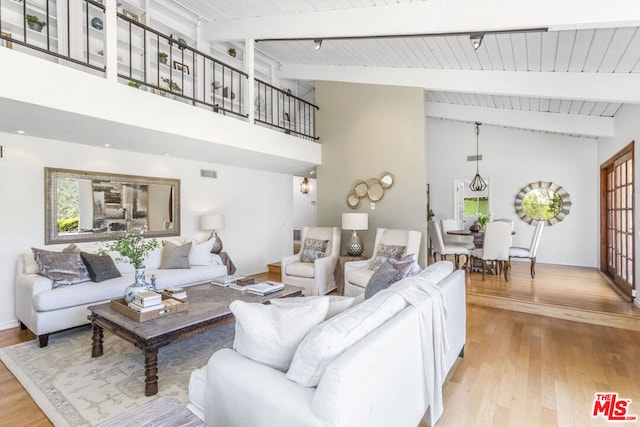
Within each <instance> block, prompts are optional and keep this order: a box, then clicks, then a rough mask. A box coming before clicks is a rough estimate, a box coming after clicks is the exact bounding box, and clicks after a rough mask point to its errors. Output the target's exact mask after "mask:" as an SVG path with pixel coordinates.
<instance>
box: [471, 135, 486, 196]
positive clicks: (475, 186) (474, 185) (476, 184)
mask: <svg viewBox="0 0 640 427" xmlns="http://www.w3.org/2000/svg"><path fill="white" fill-rule="evenodd" d="M479 140H480V123H478V122H476V176H474V177H473V179H472V180H471V184H469V188H470V189H471V191H484V190H486V189H487V183H486V182H485V181H484V179H482V177H481V176H480V148H479V147H480V142H479Z"/></svg>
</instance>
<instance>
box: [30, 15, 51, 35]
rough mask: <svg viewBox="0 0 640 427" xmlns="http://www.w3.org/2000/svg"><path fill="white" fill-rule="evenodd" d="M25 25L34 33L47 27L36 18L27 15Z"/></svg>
mask: <svg viewBox="0 0 640 427" xmlns="http://www.w3.org/2000/svg"><path fill="white" fill-rule="evenodd" d="M27 25H28V26H29V28H31V29H32V30H34V31H37V32H40V31H42V29H43V28H44V27H46V26H47V23H46V22H44V21H41V20H40V19H39V18H38V17H37V16H34V15H27Z"/></svg>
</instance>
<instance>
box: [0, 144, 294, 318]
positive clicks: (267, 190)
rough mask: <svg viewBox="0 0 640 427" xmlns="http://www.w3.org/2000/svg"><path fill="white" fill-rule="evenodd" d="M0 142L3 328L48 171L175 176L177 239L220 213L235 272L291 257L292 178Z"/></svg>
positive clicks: (40, 223) (38, 241)
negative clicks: (204, 217) (1, 151)
mask: <svg viewBox="0 0 640 427" xmlns="http://www.w3.org/2000/svg"><path fill="white" fill-rule="evenodd" d="M0 140H1V141H2V144H3V145H4V148H5V154H6V160H4V161H0V183H2V184H1V185H0V200H1V201H2V211H1V212H2V213H1V214H0V217H1V219H2V220H1V221H0V236H1V237H0V291H1V292H2V295H3V296H4V297H3V298H2V299H1V300H0V329H6V328H9V327H13V326H16V323H15V314H14V276H15V265H16V261H17V259H18V257H19V256H20V255H21V254H23V253H25V252H27V251H29V250H30V248H31V247H39V248H43V247H44V168H45V167H56V168H68V169H81V170H88V171H98V172H110V173H123V174H131V175H144V176H156V177H166V178H179V179H180V180H181V192H182V200H181V218H182V224H181V231H182V236H186V237H189V236H193V235H194V234H196V233H200V232H201V231H200V230H199V225H198V224H199V216H200V215H201V214H204V213H224V214H225V219H226V228H225V229H224V230H220V231H219V232H218V234H219V235H220V238H221V239H222V241H223V244H224V250H225V251H227V252H228V253H229V255H230V256H231V259H232V260H233V262H234V263H235V264H236V266H237V267H238V271H239V272H240V273H243V274H251V273H257V272H263V271H266V269H267V264H268V263H270V262H276V261H279V260H280V259H281V257H282V256H283V255H285V254H289V253H291V247H292V241H293V239H292V231H291V230H292V221H293V218H292V209H291V206H292V195H291V194H292V193H291V175H287V174H279V173H273V172H264V171H258V170H252V169H243V168H236V167H229V166H224V165H219V164H212V163H204V162H197V161H190V160H183V159H175V158H171V157H163V156H152V155H146V154H138V153H132V152H124V151H117V150H112V149H108V148H97V147H90V146H86V145H80V144H72V143H67V142H59V141H54V140H47V139H40V138H34V137H29V136H20V135H17V134H6V133H5V134H0ZM177 142H179V141H177ZM200 169H214V170H217V171H218V179H211V178H202V177H200ZM87 245H91V244H79V245H78V246H81V247H82V246H87ZM63 246H64V245H61V246H57V245H56V246H49V247H48V248H54V249H57V248H60V247H63Z"/></svg>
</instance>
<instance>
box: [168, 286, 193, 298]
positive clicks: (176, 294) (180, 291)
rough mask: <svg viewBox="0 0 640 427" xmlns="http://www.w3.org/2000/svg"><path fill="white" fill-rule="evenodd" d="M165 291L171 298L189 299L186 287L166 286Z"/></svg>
mask: <svg viewBox="0 0 640 427" xmlns="http://www.w3.org/2000/svg"><path fill="white" fill-rule="evenodd" d="M163 292H164V293H165V294H166V295H167V296H170V297H171V298H177V299H182V300H184V299H187V291H185V290H184V288H179V287H176V286H173V287H170V288H166V289H165V290H164V291H163Z"/></svg>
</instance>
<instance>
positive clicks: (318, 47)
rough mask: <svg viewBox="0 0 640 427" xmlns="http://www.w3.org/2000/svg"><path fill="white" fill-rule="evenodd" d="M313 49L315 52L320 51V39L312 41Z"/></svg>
mask: <svg viewBox="0 0 640 427" xmlns="http://www.w3.org/2000/svg"><path fill="white" fill-rule="evenodd" d="M313 47H315V48H316V50H320V48H321V47H322V39H315V40H313Z"/></svg>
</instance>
